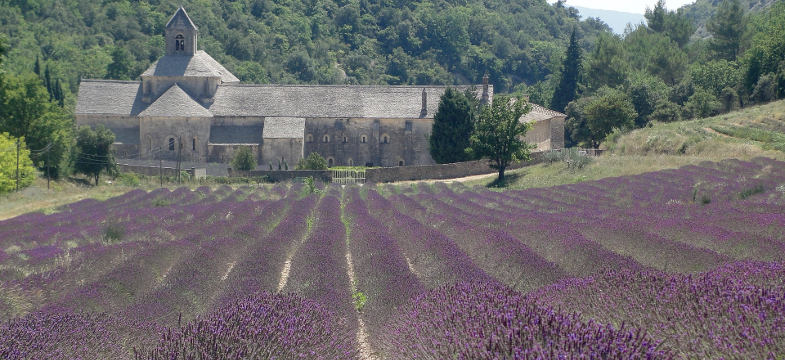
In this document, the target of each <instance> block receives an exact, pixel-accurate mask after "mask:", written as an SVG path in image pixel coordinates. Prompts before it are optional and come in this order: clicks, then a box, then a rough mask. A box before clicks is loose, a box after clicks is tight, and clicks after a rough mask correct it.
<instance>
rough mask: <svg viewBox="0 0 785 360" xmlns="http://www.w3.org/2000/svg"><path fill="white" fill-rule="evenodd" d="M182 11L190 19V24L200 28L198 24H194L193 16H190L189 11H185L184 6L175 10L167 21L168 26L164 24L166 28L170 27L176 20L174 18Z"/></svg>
mask: <svg viewBox="0 0 785 360" xmlns="http://www.w3.org/2000/svg"><path fill="white" fill-rule="evenodd" d="M180 13H182V14H183V16H185V19H186V20H187V21H188V25H191V26H192V27H193V28H194V29H198V28H197V27H196V24H194V22H193V21H192V20H191V17H190V16H188V13H187V12H186V11H185V8H184V7H182V6H180V7H179V8H177V10H175V12H174V14H172V17H170V18H169V21H167V22H166V26H164V28H168V27H169V25H171V24H172V21H174V18H176V17H177V15H178V14H180Z"/></svg>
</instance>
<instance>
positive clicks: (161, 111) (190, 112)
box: [139, 84, 213, 117]
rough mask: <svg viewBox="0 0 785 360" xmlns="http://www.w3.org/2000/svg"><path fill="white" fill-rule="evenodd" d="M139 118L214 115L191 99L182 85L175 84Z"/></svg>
mask: <svg viewBox="0 0 785 360" xmlns="http://www.w3.org/2000/svg"><path fill="white" fill-rule="evenodd" d="M139 116H176V117H213V114H212V113H211V112H210V111H208V110H207V109H205V108H204V107H203V106H202V105H199V103H198V102H196V101H195V100H194V99H193V98H191V96H190V95H188V94H187V93H186V92H185V91H184V90H183V89H182V88H180V85H177V84H174V85H172V86H171V87H169V89H168V90H166V91H165V92H164V93H163V95H161V96H159V97H158V99H156V100H155V102H154V103H152V104H150V106H148V107H147V109H145V110H144V111H142V112H141V113H140V114H139Z"/></svg>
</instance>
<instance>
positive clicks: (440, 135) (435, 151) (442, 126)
mask: <svg viewBox="0 0 785 360" xmlns="http://www.w3.org/2000/svg"><path fill="white" fill-rule="evenodd" d="M473 115H474V112H473V109H472V106H471V103H470V102H469V99H467V97H466V94H464V93H462V92H460V91H457V90H455V89H453V88H447V90H445V91H444V94H442V97H441V99H440V100H439V108H438V110H436V114H435V115H434V116H433V128H432V130H431V137H430V138H429V142H430V151H431V157H433V160H435V161H436V162H437V163H439V164H446V163H454V162H459V161H466V160H469V155H468V154H467V153H466V148H468V147H469V145H470V144H469V138H470V137H471V134H472V131H473V130H474V119H473V118H474V116H473Z"/></svg>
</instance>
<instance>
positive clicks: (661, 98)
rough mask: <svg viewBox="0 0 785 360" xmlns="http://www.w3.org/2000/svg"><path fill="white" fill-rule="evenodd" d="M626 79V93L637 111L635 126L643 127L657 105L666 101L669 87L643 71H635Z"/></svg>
mask: <svg viewBox="0 0 785 360" xmlns="http://www.w3.org/2000/svg"><path fill="white" fill-rule="evenodd" d="M627 81H628V84H627V95H628V96H629V98H630V101H631V102H632V105H633V106H634V107H635V111H636V112H637V113H638V116H637V117H635V127H644V126H646V124H648V123H649V121H650V120H651V119H650V116H651V115H652V114H653V113H654V112H655V111H656V110H657V106H658V105H660V104H662V103H663V102H666V101H667V100H666V99H667V94H668V91H669V88H668V86H667V85H665V83H664V82H662V80H661V79H659V78H658V77H655V76H651V75H649V74H646V73H645V72H636V73H635V74H633V75H632V76H630V78H629V79H628V80H627Z"/></svg>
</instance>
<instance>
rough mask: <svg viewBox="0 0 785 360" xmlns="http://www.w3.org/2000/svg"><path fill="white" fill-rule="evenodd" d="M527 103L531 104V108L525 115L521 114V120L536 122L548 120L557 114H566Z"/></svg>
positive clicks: (562, 115)
mask: <svg viewBox="0 0 785 360" xmlns="http://www.w3.org/2000/svg"><path fill="white" fill-rule="evenodd" d="M529 105H531V107H532V110H531V111H529V112H528V113H527V114H526V115H523V116H521V121H523V122H537V121H543V120H548V119H550V118H554V117H558V116H561V117H566V116H567V115H564V114H562V113H560V112H558V111H553V110H551V109H548V108H545V107H542V106H540V105H537V104H533V103H529Z"/></svg>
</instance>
